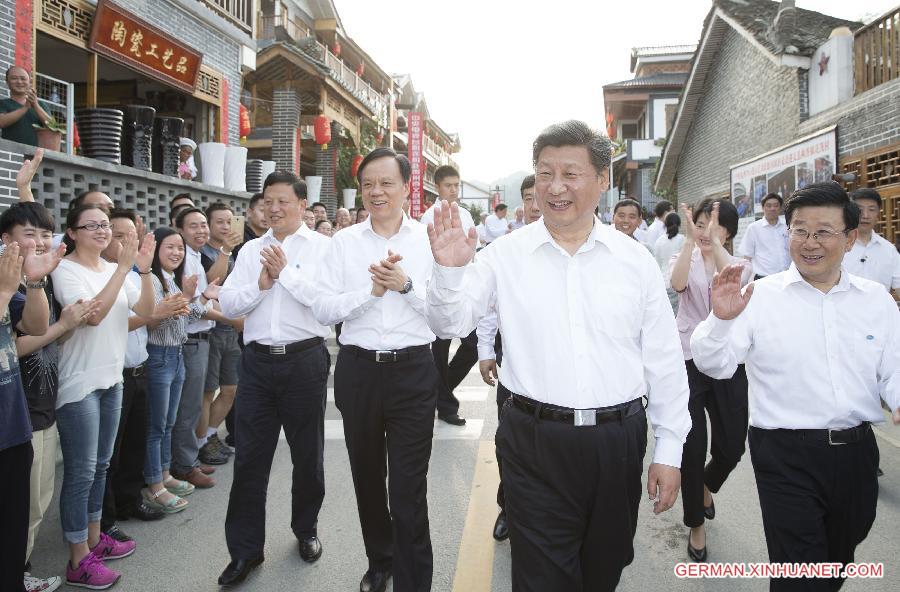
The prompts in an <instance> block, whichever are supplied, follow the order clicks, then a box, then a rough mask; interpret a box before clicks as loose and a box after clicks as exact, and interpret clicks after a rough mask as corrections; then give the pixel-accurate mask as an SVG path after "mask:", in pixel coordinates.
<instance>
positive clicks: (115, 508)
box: [100, 367, 147, 530]
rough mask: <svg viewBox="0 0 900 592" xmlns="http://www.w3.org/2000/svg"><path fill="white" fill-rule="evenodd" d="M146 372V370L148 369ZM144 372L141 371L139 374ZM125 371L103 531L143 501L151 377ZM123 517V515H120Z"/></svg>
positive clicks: (104, 501) (110, 462) (110, 460)
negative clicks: (149, 379) (148, 390)
mask: <svg viewBox="0 0 900 592" xmlns="http://www.w3.org/2000/svg"><path fill="white" fill-rule="evenodd" d="M144 368H145V369H144V372H146V367H144ZM140 372H141V371H140V370H139V371H138V373H140ZM134 374H135V370H134V368H125V370H124V372H123V376H122V413H121V416H120V419H119V428H118V431H117V432H116V442H115V445H114V447H113V454H112V457H110V459H109V472H108V474H107V477H106V492H105V493H104V495H103V517H102V518H101V519H100V528H101V529H102V530H108V529H109V528H111V527H112V526H113V525H114V524H115V523H116V520H118V519H119V518H127V517H128V514H129V513H130V512H131V511H132V510H133V509H134V507H135V506H136V505H137V503H138V502H139V501H140V499H141V488H142V487H143V486H144V474H143V467H144V456H145V455H146V450H147V375H146V374H140V375H139V376H134ZM120 514H121V516H120Z"/></svg>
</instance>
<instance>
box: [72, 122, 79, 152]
mask: <svg viewBox="0 0 900 592" xmlns="http://www.w3.org/2000/svg"><path fill="white" fill-rule="evenodd" d="M80 146H81V138H80V137H78V126H77V125H75V122H74V121H73V122H72V147H73V148H78V147H80Z"/></svg>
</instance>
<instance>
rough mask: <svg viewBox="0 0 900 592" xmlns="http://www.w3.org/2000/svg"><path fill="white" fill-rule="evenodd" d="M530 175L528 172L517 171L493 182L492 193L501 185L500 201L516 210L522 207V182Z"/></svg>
mask: <svg viewBox="0 0 900 592" xmlns="http://www.w3.org/2000/svg"><path fill="white" fill-rule="evenodd" d="M530 174H531V173H530V172H526V171H516V172H515V173H512V174H511V175H507V176H506V177H503V178H502V179H495V180H494V181H491V192H492V193H493V191H494V188H495V187H497V186H498V185H499V186H500V199H502V200H503V202H504V203H505V204H506V205H508V206H509V207H510V208H512V209H515V208H516V207H517V206H520V205H522V195H521V194H520V193H519V188H520V187H521V186H522V180H523V179H524V178H525V177H527V176H528V175H530Z"/></svg>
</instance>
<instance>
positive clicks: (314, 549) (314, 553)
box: [300, 537, 322, 563]
mask: <svg viewBox="0 0 900 592" xmlns="http://www.w3.org/2000/svg"><path fill="white" fill-rule="evenodd" d="M321 556H322V542H321V541H320V540H319V537H310V538H308V539H303V540H302V541H300V558H301V559H303V561H305V562H307V563H313V562H314V561H315V560H316V559H318V558H319V557H321Z"/></svg>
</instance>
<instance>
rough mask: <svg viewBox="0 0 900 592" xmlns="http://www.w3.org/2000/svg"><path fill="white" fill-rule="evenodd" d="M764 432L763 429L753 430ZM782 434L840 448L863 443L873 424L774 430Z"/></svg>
mask: <svg viewBox="0 0 900 592" xmlns="http://www.w3.org/2000/svg"><path fill="white" fill-rule="evenodd" d="M753 429H758V430H762V431H769V430H763V428H753ZM772 431H777V432H781V433H784V434H791V435H793V436H797V437H798V438H801V439H803V440H809V441H812V442H818V443H820V444H829V445H831V446H840V445H842V444H856V443H858V442H862V441H863V439H864V438H865V437H866V436H868V435H869V432H870V431H872V424H871V423H869V422H867V421H865V422H863V423H861V424H859V425H858V426H856V427H854V428H847V429H843V430H832V429H827V430H788V429H778V430H772Z"/></svg>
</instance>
